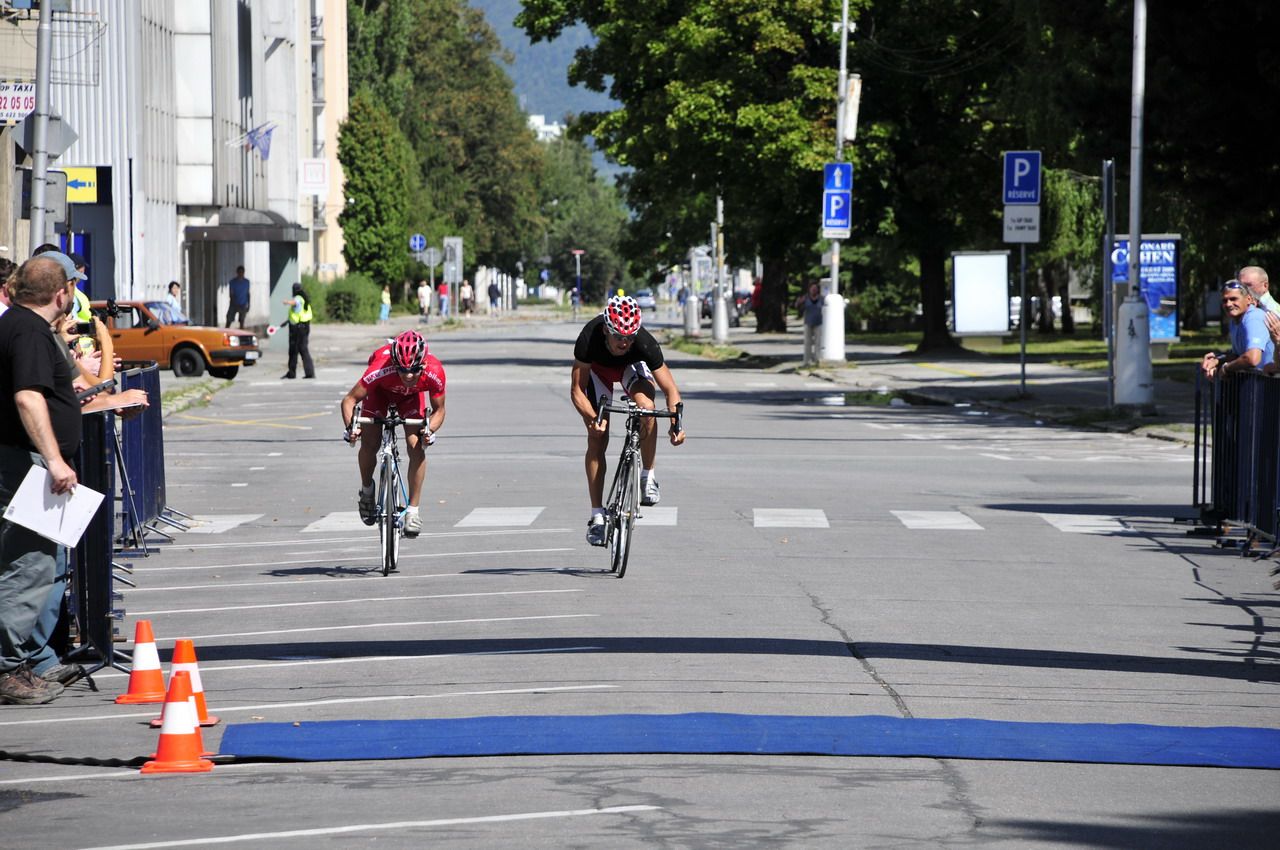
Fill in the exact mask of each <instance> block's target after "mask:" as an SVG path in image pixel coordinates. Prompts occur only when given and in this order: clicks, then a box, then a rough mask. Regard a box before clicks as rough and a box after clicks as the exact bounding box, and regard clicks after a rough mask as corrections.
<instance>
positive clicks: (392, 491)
mask: <svg viewBox="0 0 1280 850" xmlns="http://www.w3.org/2000/svg"><path fill="white" fill-rule="evenodd" d="M355 421H356V422H358V423H359V424H361V425H381V426H382V445H380V446H379V447H378V467H377V472H376V473H375V475H374V485H375V494H376V500H377V507H376V511H377V513H376V515H375V516H376V519H375V523H376V525H377V526H378V540H379V543H380V547H379V548H380V549H381V551H382V574H383V575H384V576H385V575H390V574H391V573H394V572H396V571H397V570H398V569H399V567H398V563H399V560H400V537H401V535H403V534H404V515H405V507H406V506H407V505H408V504H409V491H408V490H407V489H406V488H405V485H404V476H403V475H401V474H400V443H399V441H398V440H396V429H397V428H412V427H420V426H421V425H422V424H423V423H424V422H426V420H425V419H404V418H402V417H401V416H400V411H399V410H397V409H396V408H395V407H392V408H391V409H390V410H389V411H388V412H387V415H386V416H359V415H357V416H356V419H355ZM423 439H426V437H425V435H423Z"/></svg>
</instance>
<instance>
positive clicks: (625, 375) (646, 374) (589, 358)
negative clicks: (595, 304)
mask: <svg viewBox="0 0 1280 850" xmlns="http://www.w3.org/2000/svg"><path fill="white" fill-rule="evenodd" d="M615 383H619V384H621V385H622V391H623V392H625V393H626V394H627V395H628V396H630V397H631V398H632V399H634V400H635V402H636V404H638V405H639V406H641V407H643V408H647V409H649V410H653V409H654V399H655V398H656V396H657V392H656V390H655V386H656V389H660V390H662V394H663V396H665V397H666V400H667V409H668V410H675V409H676V405H677V404H679V403H680V389H679V388H678V387H677V386H676V379H675V378H674V377H673V376H672V374H671V370H670V369H669V368H667V364H666V362H665V361H664V360H663V357H662V346H660V345H659V344H658V341H657V340H656V339H654V338H653V334H651V333H649V332H648V331H647V330H644V329H643V328H641V327H640V305H639V304H637V303H636V300H635V299H634V298H632V297H631V296H629V295H615V296H613V297H612V298H610V299H609V302H608V304H606V305H605V310H604V312H603V313H601V314H600V315H599V316H596V317H595V318H594V319H592V320H591V321H589V322H587V324H586V325H585V326H584V327H583V328H582V332H581V333H579V334H578V341H577V343H576V344H575V345H574V348H573V379H572V382H571V389H570V397H571V398H572V400H573V406H574V408H575V409H576V410H577V411H578V414H579V415H580V416H581V417H582V421H583V422H584V423H585V424H586V426H587V456H586V466H587V491H588V492H589V493H590V495H591V518H590V519H589V520H588V521H587V542H588V543H590V544H591V545H592V546H603V545H604V536H605V517H604V476H605V459H604V453H605V450H606V449H607V448H608V447H609V424H608V423H607V422H604V423H600V424H599V425H597V424H596V408H597V405H599V403H600V396H602V395H605V396H608V397H609V398H610V399H612V398H613V385H614V384H615ZM673 427H674V420H673ZM670 437H671V445H673V446H678V445H680V444H681V443H683V442H684V431H671V432H670ZM657 453H658V428H657V424H656V423H655V421H654V420H653V419H645V420H644V422H643V423H642V424H641V431H640V461H641V463H640V465H641V466H642V467H643V469H642V470H641V471H640V504H642V505H656V504H658V498H659V493H658V478H657V476H656V475H654V471H653V466H654V462H655V459H656V457H657Z"/></svg>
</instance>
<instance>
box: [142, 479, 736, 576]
mask: <svg viewBox="0 0 1280 850" xmlns="http://www.w3.org/2000/svg"><path fill="white" fill-rule="evenodd" d="M758 456H759V455H757V457H758ZM686 457H687V455H686ZM427 516H428V518H429V517H430V514H429V513H428V514H427ZM360 527H361V528H362V529H365V530H366V531H368V532H369V533H370V534H376V533H377V529H376V528H374V527H373V526H366V525H361V526H360ZM576 530H577V529H570V528H517V529H493V530H490V531H424V532H422V534H419V535H418V539H419V540H426V539H427V538H429V537H493V536H494V535H497V534H567V533H569V532H570V531H576ZM359 539H360V538H356V537H351V536H349V535H348V536H346V537H321V538H319V539H316V540H298V539H293V538H285V539H283V540H237V541H235V542H232V543H183V544H182V548H183V549H235V548H239V549H261V548H262V547H264V546H300V545H305V546H314V545H315V544H317V543H351V542H353V541H357V540H359ZM163 569H169V568H168V567H139V572H146V571H148V570H163ZM178 569H204V568H203V567H199V568H189V567H179V568H178Z"/></svg>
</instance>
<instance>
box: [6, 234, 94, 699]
mask: <svg viewBox="0 0 1280 850" xmlns="http://www.w3.org/2000/svg"><path fill="white" fill-rule="evenodd" d="M9 295H10V298H11V299H12V301H13V304H12V306H11V307H10V308H9V309H8V310H7V311H5V313H4V315H2V316H0V515H2V513H3V511H4V509H5V508H6V507H8V505H9V502H10V500H11V499H12V498H13V495H14V492H15V491H16V490H17V489H18V486H19V485H20V484H21V483H22V480H23V479H24V478H25V477H26V476H27V473H28V472H29V471H30V470H31V468H32V466H33V465H39V466H43V467H45V468H46V469H47V470H48V471H49V478H50V490H51V491H52V492H53V493H55V494H60V493H69V492H71V491H72V490H73V489H75V486H76V472H75V469H73V468H72V466H71V463H70V460H69V459H70V458H71V457H73V456H74V455H75V453H76V450H77V449H78V448H79V445H80V427H81V426H80V404H79V402H78V401H76V397H75V392H74V391H73V390H72V387H71V361H70V360H69V358H68V357H67V356H66V354H65V352H64V351H63V350H62V348H63V343H62V341H61V340H60V339H59V338H58V337H57V336H56V335H55V334H54V332H53V329H52V327H51V324H52V323H53V322H54V321H55V320H57V319H58V318H59V317H61V316H63V315H65V314H66V313H67V312H68V311H70V310H72V309H74V307H75V296H74V295H73V294H72V292H71V289H70V288H69V287H68V286H67V278H66V275H65V274H64V272H63V269H62V266H61V265H60V264H59V263H58V262H57V261H56V260H53V259H50V258H48V257H35V258H32V259H30V260H28V261H27V262H25V263H23V264H22V266H21V267H20V268H19V269H18V273H17V275H16V276H15V277H14V278H13V280H12V281H11V282H10V284H9ZM56 554H57V544H56V543H54V542H53V541H51V540H48V539H46V538H44V537H41V536H40V535H38V534H36V533H35V532H32V531H29V530H27V529H26V528H23V527H22V526H19V525H16V524H14V523H11V522H9V521H7V520H4V519H0V702H7V703H16V704H20V705H38V704H41V703H47V702H50V701H52V700H53V699H55V698H57V696H58V695H59V694H61V693H62V691H63V686H62V685H61V684H59V683H57V682H49V681H46V680H44V679H42V678H41V677H39V676H36V675H35V673H34V672H33V671H32V669H31V666H30V660H31V657H32V656H33V654H34V652H35V651H36V650H37V649H38V647H37V646H35V645H34V642H33V639H32V632H33V630H34V629H35V625H36V619H37V618H38V616H39V614H40V612H41V610H42V609H43V607H44V603H45V601H46V599H47V598H48V596H49V590H50V587H51V586H52V584H53V578H54V571H55V559H56Z"/></svg>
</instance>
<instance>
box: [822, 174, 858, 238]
mask: <svg viewBox="0 0 1280 850" xmlns="http://www.w3.org/2000/svg"><path fill="white" fill-rule="evenodd" d="M852 211H853V163H850V162H828V163H827V164H826V165H824V166H823V168H822V238H823V239H848V238H849V234H850V232H851V227H852V215H851V213H852Z"/></svg>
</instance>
